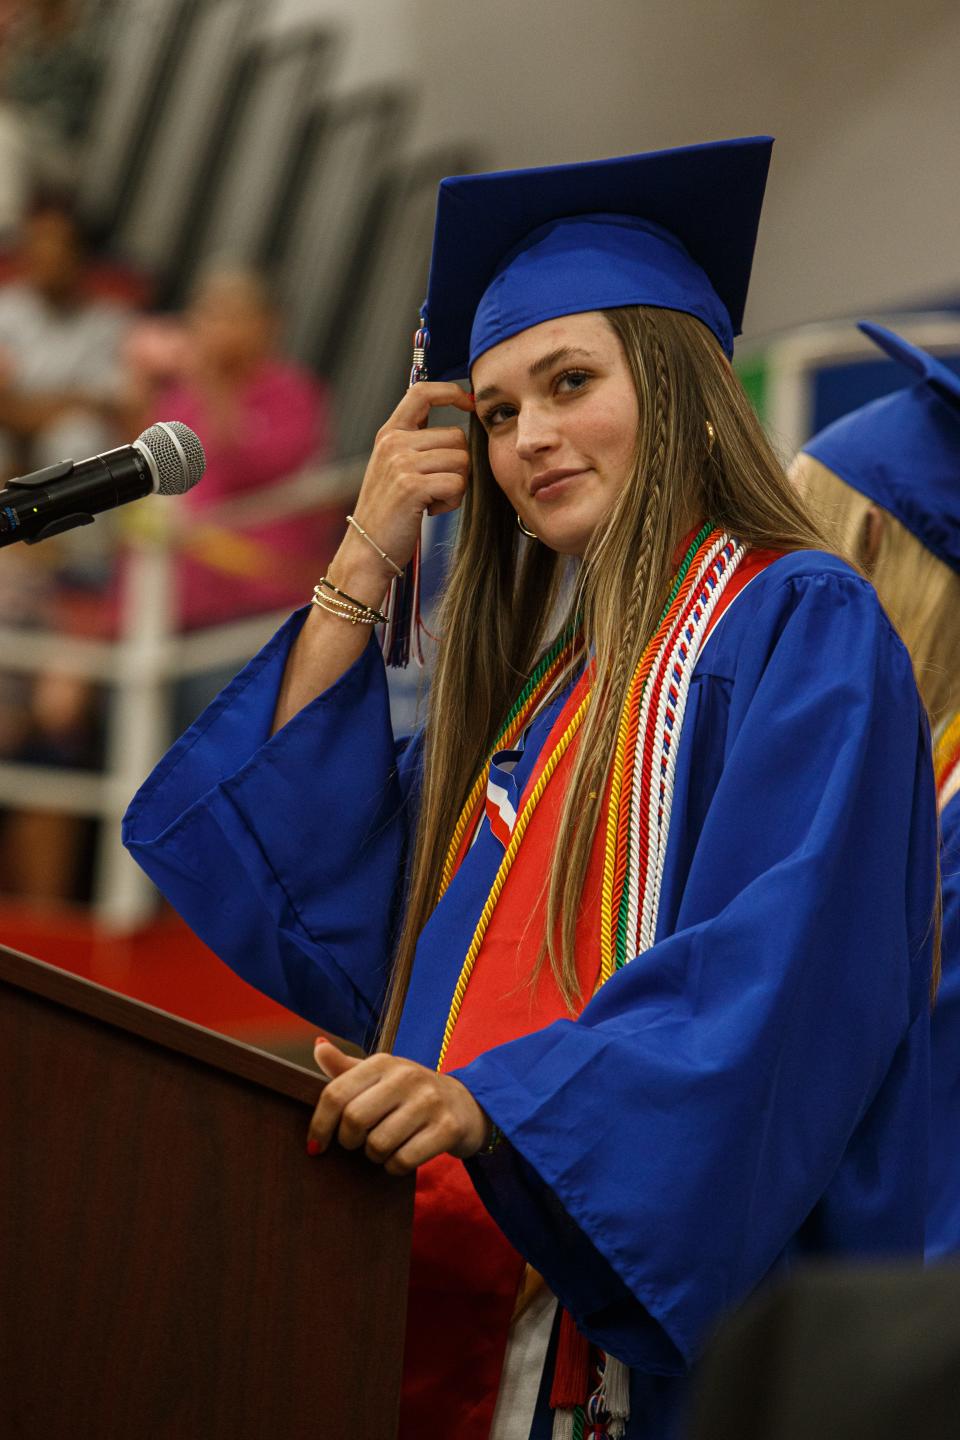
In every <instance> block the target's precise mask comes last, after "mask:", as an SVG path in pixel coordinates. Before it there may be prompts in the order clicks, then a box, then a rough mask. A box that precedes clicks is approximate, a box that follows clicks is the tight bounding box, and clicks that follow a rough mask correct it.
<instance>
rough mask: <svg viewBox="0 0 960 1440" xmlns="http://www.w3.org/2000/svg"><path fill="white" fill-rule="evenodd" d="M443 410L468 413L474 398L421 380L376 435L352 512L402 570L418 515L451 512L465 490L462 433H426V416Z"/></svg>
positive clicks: (453, 429) (372, 558)
mask: <svg viewBox="0 0 960 1440" xmlns="http://www.w3.org/2000/svg"><path fill="white" fill-rule="evenodd" d="M444 406H453V407H455V408H456V409H458V410H463V411H466V412H467V413H469V412H471V411H472V410H473V408H474V402H473V396H472V395H469V394H467V392H466V391H464V390H462V389H461V388H460V386H459V385H455V384H453V383H452V382H444V381H432V380H422V381H420V382H419V384H417V385H413V386H411V387H410V389H409V390H408V391H407V392H406V394H405V395H404V397H403V399H402V400H401V401H400V403H399V405H398V406H397V408H396V409H395V410H394V412H393V414H392V415H391V416H390V418H389V420H387V421H386V423H385V424H384V425H382V426H381V427H380V429H379V430H378V431H377V436H376V439H375V441H374V444H373V451H372V453H371V455H370V460H369V462H368V464H367V468H366V472H365V474H364V477H363V484H362V485H361V487H360V494H359V496H358V498H357V503H356V505H355V506H354V514H355V516H356V518H357V521H358V522H359V523H360V524H361V525H362V526H363V528H364V529H365V530H366V531H367V532H368V533H369V534H370V535H371V536H372V537H373V539H374V540H375V541H376V543H377V545H378V546H380V548H381V549H382V550H384V551H385V552H386V553H387V555H389V556H390V558H391V559H392V560H394V561H395V562H396V563H397V564H398V565H401V566H402V565H405V564H406V563H407V561H408V560H409V559H410V557H411V556H412V554H413V552H414V548H415V547H416V543H417V539H418V537H419V534H420V522H421V519H422V517H423V515H424V514H428V515H439V514H442V513H444V512H445V511H448V510H456V509H457V508H458V506H459V505H460V504H461V502H462V500H463V496H464V492H465V490H466V487H467V478H468V475H469V471H470V458H469V451H468V447H467V439H466V436H465V435H464V433H463V431H462V430H461V429H460V428H459V427H458V426H456V425H446V426H437V427H435V428H433V429H430V428H428V421H429V418H430V412H431V410H434V409H436V408H438V407H444ZM360 543H361V544H362V541H361V542H360ZM367 550H368V556H367V557H366V561H367V563H368V564H370V565H373V566H377V565H379V566H380V567H381V569H382V570H383V578H384V580H389V578H390V575H391V572H390V570H389V568H388V567H387V566H385V565H384V563H383V561H381V560H378V559H377V557H376V555H375V554H374V552H373V551H372V550H371V549H370V548H369V547H367Z"/></svg>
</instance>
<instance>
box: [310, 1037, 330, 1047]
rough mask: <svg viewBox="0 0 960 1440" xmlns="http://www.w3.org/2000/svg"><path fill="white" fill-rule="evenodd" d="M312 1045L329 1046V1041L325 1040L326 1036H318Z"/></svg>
mask: <svg viewBox="0 0 960 1440" xmlns="http://www.w3.org/2000/svg"><path fill="white" fill-rule="evenodd" d="M313 1043H314V1045H329V1044H330V1041H329V1040H328V1039H327V1037H326V1035H318V1036H317V1038H316V1039H315V1040H314V1042H313Z"/></svg>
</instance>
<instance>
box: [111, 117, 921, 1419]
mask: <svg viewBox="0 0 960 1440" xmlns="http://www.w3.org/2000/svg"><path fill="white" fill-rule="evenodd" d="M769 151H770V142H769V141H768V140H766V139H765V138H760V139H749V140H742V141H732V142H722V143H718V144H715V145H705V146H694V147H689V148H686V149H682V150H675V151H667V152H661V153H657V154H652V155H641V156H631V157H626V158H624V159H620V160H614V161H605V162H599V163H596V164H588V165H580V166H567V167H557V168H551V169H546V170H540V171H532V172H518V173H506V174H500V175H490V176H467V177H460V178H456V179H452V180H447V181H444V182H443V184H442V185H441V187H440V196H439V202H438V215H437V230H436V239H435V246H434V255H433V261H432V266H431V273H430V283H429V295H428V307H427V314H426V316H425V324H426V325H427V326H428V327H429V330H430V349H429V360H430V367H431V376H432V379H431V380H430V381H429V382H425V383H420V384H418V385H416V386H414V387H413V388H412V389H411V390H410V391H409V392H408V393H407V395H406V396H405V397H404V399H403V400H401V402H400V404H399V405H398V406H397V409H396V411H395V412H394V414H393V415H392V416H391V417H390V419H389V420H388V421H387V422H386V424H385V425H384V427H383V428H382V430H381V431H380V432H379V434H378V436H377V438H376V442H375V444H374V446H373V452H372V456H371V459H370V463H369V468H368V470H367V473H366V476H365V479H364V482H363V486H362V490H361V493H360V496H359V498H358V500H357V503H356V507H355V516H354V520H355V522H356V525H357V526H359V527H360V528H359V529H356V528H353V527H352V526H351V528H350V529H349V530H348V533H347V534H346V536H345V538H344V541H343V545H342V547H341V550H340V551H339V553H338V555H337V556H336V558H335V560H334V561H333V562H332V563H331V565H330V567H329V571H328V574H327V575H326V576H325V577H323V579H322V581H321V583H320V584H319V585H318V589H317V592H316V595H315V599H316V601H317V603H316V604H314V605H313V606H308V607H306V609H305V610H304V611H301V612H300V613H298V614H296V615H294V616H293V617H292V618H291V620H290V621H289V622H288V624H287V625H286V626H285V627H284V628H283V629H282V630H281V631H280V633H279V634H278V635H277V636H276V638H275V639H274V640H273V641H272V642H271V643H270V644H269V645H268V646H267V647H266V648H265V649H264V650H263V651H262V652H261V653H260V654H259V655H258V656H257V657H256V658H255V659H254V660H253V661H251V663H250V664H249V665H248V666H247V667H246V669H245V670H244V671H243V672H242V673H241V674H240V675H239V676H238V677H237V679H236V680H235V681H234V682H233V683H232V684H231V685H230V686H229V687H228V688H227V689H226V691H224V693H223V694H222V695H221V696H220V697H219V699H218V700H216V701H215V702H214V704H213V705H212V706H211V707H210V708H209V709H208V710H207V711H206V713H205V714H204V715H203V716H202V717H201V718H200V720H199V721H197V723H196V724H195V725H194V726H192V727H191V729H190V730H189V731H188V732H187V734H186V735H185V736H184V737H183V738H182V739H181V740H180V741H179V742H178V744H177V745H175V746H174V748H173V749H172V750H171V752H170V753H169V754H168V755H167V757H166V758H165V759H164V760H163V761H162V762H161V764H160V765H159V766H158V768H157V770H156V771H155V772H154V774H153V775H152V776H151V777H150V779H149V780H148V781H147V782H146V784H145V785H144V787H143V789H142V790H141V792H140V793H139V795H138V796H137V797H136V799H135V800H134V802H133V804H132V806H131V808H130V811H129V814H128V816H127V819H126V842H127V844H128V845H129V846H130V848H131V850H132V852H133V853H134V855H135V856H136V858H137V859H138V860H139V862H140V863H141V865H143V867H144V868H145V869H146V871H147V872H148V873H149V874H150V875H151V876H153V877H154V879H155V880H156V882H157V884H158V885H159V886H160V888H161V889H162V890H163V892H164V893H165V894H166V895H167V896H168V897H169V898H170V900H171V902H172V903H173V904H174V905H175V906H176V907H177V908H178V909H179V910H180V912H181V913H182V914H183V915H184V916H185V917H186V919H187V920H188V922H189V923H190V924H191V925H192V926H193V927H194V928H195V929H196V931H197V932H198V933H199V934H200V935H201V936H202V937H203V938H204V939H205V940H206V941H207V942H208V943H209V944H210V945H211V946H212V947H213V948H214V949H215V950H216V951H217V952H218V954H220V955H221V956H222V957H223V959H224V960H225V961H226V962H227V963H228V964H229V965H231V966H232V967H233V968H235V969H236V970H237V971H238V972H239V973H240V974H241V975H243V976H244V977H245V978H246V979H248V980H250V981H251V982H252V983H253V984H255V985H257V986H259V987H260V988H261V989H263V990H264V991H266V992H267V993H269V994H271V995H272V996H274V997H275V998H276V999H278V1000H279V1001H280V1002H281V1003H283V1004H286V1005H288V1006H290V1007H291V1008H292V1009H294V1010H296V1011H298V1012H299V1013H301V1014H303V1015H305V1016H308V1017H309V1018H310V1019H312V1020H314V1021H315V1022H316V1023H317V1024H318V1025H319V1026H321V1027H324V1028H329V1029H330V1030H331V1031H332V1032H334V1033H335V1034H337V1035H339V1036H342V1037H346V1038H349V1039H350V1040H353V1041H356V1042H358V1043H360V1044H361V1045H363V1046H364V1047H367V1048H371V1047H373V1048H377V1047H379V1049H378V1053H376V1054H375V1055H372V1056H371V1057H369V1058H367V1059H364V1060H355V1059H349V1058H347V1057H345V1056H343V1055H342V1054H341V1053H340V1051H339V1050H337V1049H336V1048H335V1047H334V1046H332V1045H328V1044H320V1045H319V1046H318V1059H319V1063H320V1064H321V1065H322V1068H323V1069H324V1070H325V1071H326V1072H327V1073H328V1074H329V1075H330V1076H332V1077H333V1079H332V1083H331V1084H330V1085H329V1086H327V1087H326V1090H325V1093H324V1097H323V1099H322V1100H321V1102H320V1105H319V1107H318V1110H317V1113H316V1115H315V1116H314V1119H313V1121H312V1124H311V1128H310V1148H311V1149H313V1150H315V1151H318V1150H323V1149H324V1148H325V1147H326V1146H327V1145H328V1144H330V1143H332V1142H333V1143H335V1142H336V1141H339V1143H341V1144H345V1145H348V1146H352V1147H357V1148H359V1147H361V1146H363V1147H364V1148H365V1149H366V1151H367V1154H368V1155H369V1156H370V1158H371V1159H372V1160H374V1161H377V1162H380V1163H383V1164H385V1165H386V1168H387V1169H388V1170H390V1171H394V1172H401V1171H409V1170H411V1169H416V1171H417V1205H416V1216H415V1226H414V1230H415V1234H414V1249H413V1258H412V1272H411V1285H410V1309H409V1315H408V1329H407V1350H406V1359H405V1385H404V1395H403V1402H402V1411H401V1431H400V1433H401V1435H402V1436H403V1437H405V1440H411V1437H414V1436H418V1437H419V1436H421V1435H425V1434H442V1435H451V1436H452V1435H456V1436H458V1437H460V1440H464V1437H465V1440H474V1437H476V1440H481V1437H487V1436H488V1435H492V1436H494V1437H496V1440H512V1437H515V1436H520V1437H522V1440H526V1437H528V1436H532V1437H540V1436H551V1435H558V1436H559V1435H568V1434H586V1435H590V1434H598V1435H602V1434H610V1435H612V1436H617V1435H627V1436H629V1437H631V1440H635V1437H644V1440H647V1437H650V1440H653V1437H656V1440H659V1437H665V1436H668V1435H671V1434H674V1433H675V1431H676V1426H677V1424H678V1417H679V1415H680V1412H681V1406H682V1397H683V1393H684V1382H683V1377H684V1375H685V1372H686V1371H687V1370H688V1368H689V1366H690V1365H691V1363H692V1362H693V1360H694V1358H695V1357H696V1355H697V1352H698V1349H699V1347H700V1345H701V1343H702V1342H703V1339H704V1337H705V1335H706V1333H707V1332H708V1331H709V1329H710V1327H711V1326H712V1325H713V1323H714V1322H715V1320H716V1319H717V1317H718V1316H719V1315H720V1314H721V1312H723V1311H724V1310H725V1309H726V1308H727V1307H729V1306H731V1305H735V1304H736V1303H737V1302H738V1301H739V1300H740V1299H741V1298H742V1297H743V1296H745V1295H746V1294H747V1293H748V1292H749V1291H751V1290H752V1289H754V1287H756V1286H757V1285H759V1284H761V1283H762V1282H763V1281H764V1279H765V1278H766V1277H768V1276H770V1275H771V1274H774V1273H776V1272H777V1271H778V1270H780V1269H782V1268H783V1267H784V1266H788V1265H790V1264H791V1263H793V1262H794V1261H795V1260H796V1259H797V1258H798V1257H800V1256H803V1255H807V1254H823V1253H827V1254H851V1253H860V1254H869V1255H878V1254H903V1253H911V1252H912V1253H919V1252H920V1251H921V1249H922V1244H923V1210H924V1200H925V1170H926V1146H927V1132H926V1120H927V1110H926V1106H927V1098H926V1097H927V1088H926V1087H927V1084H928V1073H927V1063H928V1041H929V993H930V986H931V970H932V966H933V961H934V951H935V948H936V947H935V927H934V926H933V924H932V923H931V917H932V915H933V911H934V901H935V882H936V815H935V801H934V793H933V778H932V770H931V764H930V753H929V745H928V734H927V729H926V724H925V717H924V713H923V709H922V706H921V704H920V701H919V699H918V696H917V693H916V689H915V686H914V682H913V678H912V673H911V667H910V660H909V657H908V655H907V653H906V651H905V650H904V648H903V646H902V644H901V643H900V641H899V639H898V638H897V636H896V635H895V634H894V632H893V630H892V628H891V626H890V624H889V622H888V620H887V619H886V616H885V615H884V613H883V611H882V610H881V608H880V606H879V604H878V602H877V599H876V596H875V594H874V592H873V590H872V589H871V588H870V586H869V585H868V584H867V583H866V582H865V581H864V580H863V579H861V578H860V577H859V576H858V575H857V574H855V573H854V572H853V571H852V570H851V569H850V568H849V567H848V566H847V565H845V564H844V563H842V562H841V561H840V560H838V559H836V558H835V557H834V556H832V555H830V554H827V553H824V551H823V550H822V549H820V548H819V545H820V541H819V535H818V532H817V531H816V529H815V527H814V525H813V524H812V522H811V521H810V520H809V519H808V517H807V514H806V512H805V510H804V509H803V508H802V506H801V504H800V502H799V500H798V499H797V497H796V495H795V492H794V491H793V490H792V488H791V487H790V486H789V484H788V483H787V481H786V479H785V477H784V475H783V473H782V471H781V469H780V468H779V466H778V464H777V462H776V460H775V458H774V456H773V454H772V453H771V451H770V449H769V447H768V445H767V444H766V442H765V440H764V437H763V435H762V432H761V431H760V429H759V427H758V425H757V423H756V420H755V419H754V417H753V414H752V412H751V410H750V408H749V406H748V404H747V402H746V399H745V397H744V395H743V393H742V391H741V389H740V387H739V385H738V384H737V382H736V380H735V378H734V376H733V374H732V371H731V368H730V364H729V356H730V354H731V353H732V347H733V337H734V334H735V333H738V331H739V327H740V321H741V317H742V312H743V306H744V301H745V297H746V289H747V281H748V277H749V270H750V264H751V260H752V253H753V247H754V240H755V235H756V229H757V223H758V218H759V211H760V205H761V200H762V193H763V188H764V183H765V179H766V172H767V166H768V160H769ZM424 338H425V337H424ZM467 376H469V378H470V380H471V382H472V384H473V387H474V390H475V393H476V400H475V402H474V401H473V400H472V399H471V398H470V397H468V396H466V395H465V394H464V393H463V392H462V391H461V390H460V388H459V387H458V386H456V385H455V384H453V383H451V382H453V381H455V380H458V379H460V378H461V377H467ZM451 404H454V405H458V406H459V407H460V408H461V409H465V408H469V409H475V412H476V413H475V414H474V415H471V418H470V436H469V445H468V443H467V441H466V440H465V439H464V437H463V434H462V432H461V431H460V430H459V429H457V428H455V427H444V426H440V427H437V428H432V429H431V428H425V427H426V425H427V421H428V419H429V416H430V412H431V409H432V408H434V407H437V406H448V405H451ZM468 477H469V478H468ZM458 506H459V507H460V524H459V533H458V539H457V545H456V550H455V553H454V556H453V559H452V565H451V573H450V578H449V582H448V585H447V590H446V598H445V604H444V609H443V614H442V617H441V638H440V643H439V648H438V654H437V663H436V671H435V677H434V680H433V684H432V688H431V694H430V698H429V706H428V712H427V718H426V724H425V727H424V729H423V730H422V732H420V733H419V734H417V735H416V736H414V737H413V739H411V740H409V741H404V740H400V739H397V738H396V737H394V735H393V734H392V733H391V728H390V720H389V712H388V706H387V692H386V684H385V677H384V670H383V664H382V660H381V656H380V653H379V651H378V649H377V647H376V645H375V644H373V643H368V642H367V640H366V638H365V636H367V635H369V628H367V629H366V630H365V622H367V621H370V620H372V619H374V618H375V615H376V613H379V612H380V608H381V607H382V605H383V604H384V598H383V597H384V593H385V591H386V588H387V584H388V582H389V581H390V579H391V576H392V575H393V574H394V573H395V570H396V569H397V568H399V567H402V566H404V565H405V564H406V563H407V561H408V560H409V559H410V557H411V555H412V553H413V551H414V546H415V543H416V536H417V534H418V530H419V524H420V518H421V515H422V514H423V512H424V511H428V510H429V511H437V510H442V509H450V508H455V507H458ZM361 530H362V531H363V532H364V533H362V534H361V533H360V532H361ZM350 621H355V622H357V623H347V622H350ZM881 775H882V776H883V783H882V784H880V783H878V781H877V777H878V776H881ZM318 1163H322V1162H318ZM498 1397H499V1399H498Z"/></svg>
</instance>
